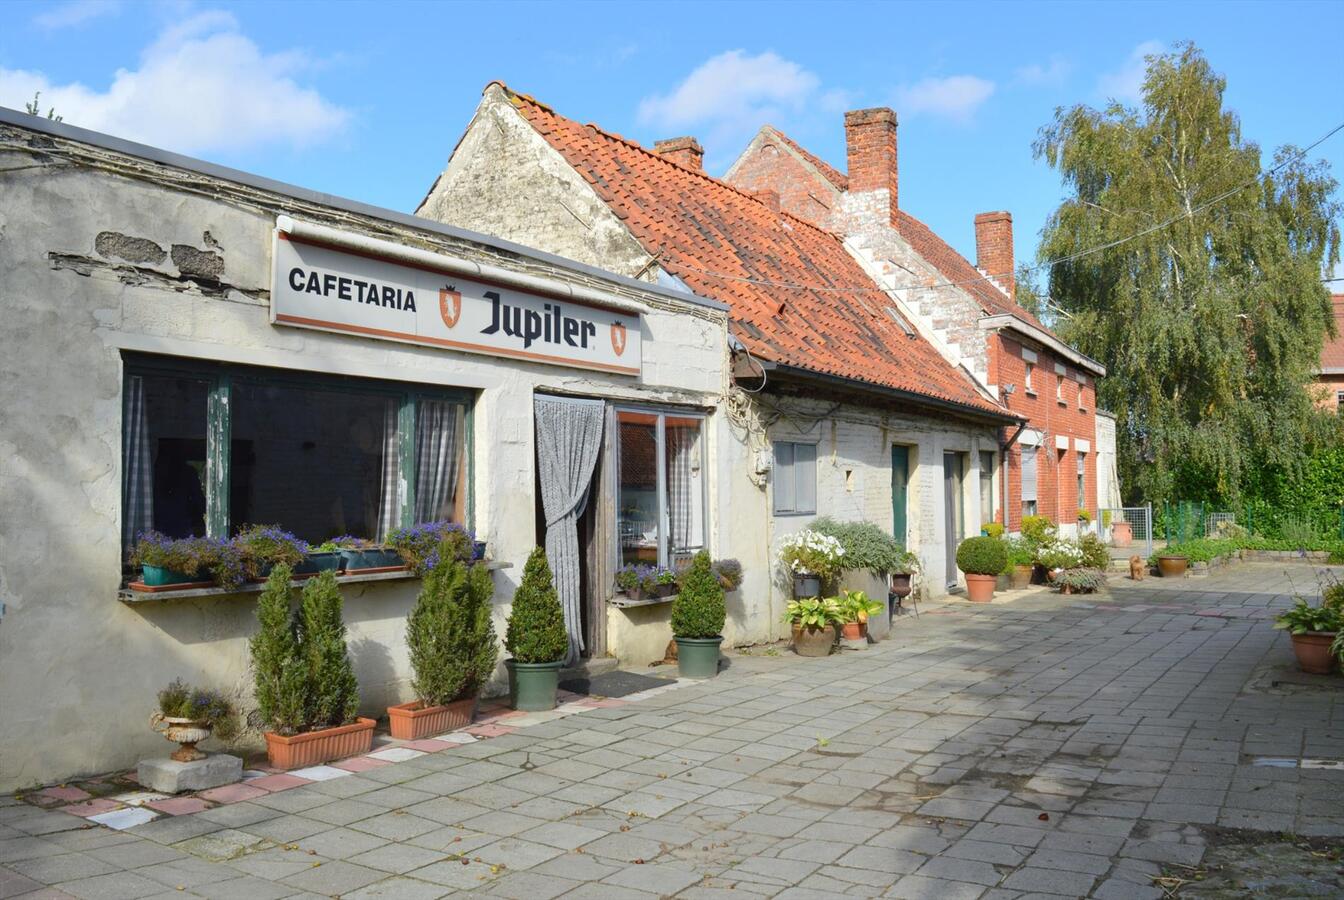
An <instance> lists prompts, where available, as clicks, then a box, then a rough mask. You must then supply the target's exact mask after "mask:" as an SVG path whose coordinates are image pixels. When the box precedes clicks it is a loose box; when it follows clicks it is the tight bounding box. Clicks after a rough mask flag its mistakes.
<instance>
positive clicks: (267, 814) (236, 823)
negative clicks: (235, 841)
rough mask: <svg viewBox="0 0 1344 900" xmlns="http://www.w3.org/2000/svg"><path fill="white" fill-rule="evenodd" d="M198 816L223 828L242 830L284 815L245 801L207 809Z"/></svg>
mask: <svg viewBox="0 0 1344 900" xmlns="http://www.w3.org/2000/svg"><path fill="white" fill-rule="evenodd" d="M196 815H197V817H198V818H200V819H203V820H205V821H207V822H214V823H215V824H217V825H219V826H221V827H223V828H242V827H244V826H247V825H255V824H256V823H258V822H265V821H268V820H270V819H277V818H279V817H280V816H282V815H284V813H282V812H280V811H279V810H274V809H271V808H269V807H266V806H259V805H257V804H255V803H248V802H246V801H243V802H240V803H228V804H225V805H224V806H216V807H215V808H214V809H207V810H205V811H203V812H199V813H197V814H196Z"/></svg>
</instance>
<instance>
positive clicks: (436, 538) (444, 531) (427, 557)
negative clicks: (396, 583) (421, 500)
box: [387, 521, 475, 575]
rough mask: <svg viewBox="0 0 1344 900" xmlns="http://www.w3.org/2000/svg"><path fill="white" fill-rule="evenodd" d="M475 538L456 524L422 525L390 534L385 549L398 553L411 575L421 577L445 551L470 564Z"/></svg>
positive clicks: (435, 523) (426, 523)
mask: <svg viewBox="0 0 1344 900" xmlns="http://www.w3.org/2000/svg"><path fill="white" fill-rule="evenodd" d="M474 537H475V536H474V535H473V534H472V533H471V532H469V531H467V529H465V528H463V527H462V526H461V525H458V524H457V523H456V522H445V521H440V522H421V523H419V524H417V525H412V526H411V527H410V528H398V529H397V530H396V531H394V532H392V534H390V535H389V536H388V538H387V546H388V549H390V550H395V551H396V552H397V554H398V555H399V556H400V557H401V558H402V560H403V561H404V562H405V563H406V565H407V566H408V567H409V568H410V570H411V571H412V572H414V573H415V574H416V575H424V574H425V573H426V572H428V571H430V570H431V569H433V568H434V567H435V566H436V565H438V562H439V559H440V557H441V556H442V554H443V553H445V552H446V553H447V554H448V555H449V557H451V558H452V559H456V560H458V561H459V562H471V557H472V546H471V543H472V540H473V539H474ZM445 545H446V550H445Z"/></svg>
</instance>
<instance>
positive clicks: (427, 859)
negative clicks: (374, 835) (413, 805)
mask: <svg viewBox="0 0 1344 900" xmlns="http://www.w3.org/2000/svg"><path fill="white" fill-rule="evenodd" d="M442 859H443V853H441V852H439V851H436V850H427V849H425V848H424V847H417V846H415V845H414V844H384V845H383V846H381V847H375V848H374V849H372V850H366V851H365V852H363V853H357V854H355V855H354V856H352V857H350V859H349V861H350V862H352V863H354V864H355V865H357V866H365V867H366V868H370V869H378V870H379V871H382V872H391V873H392V874H394V875H404V874H405V873H407V872H410V871H412V870H413V869H419V868H421V867H422V866H427V865H429V864H430V863H436V862H439V861H440V860H442Z"/></svg>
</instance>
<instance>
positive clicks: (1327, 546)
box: [1148, 537, 1344, 566]
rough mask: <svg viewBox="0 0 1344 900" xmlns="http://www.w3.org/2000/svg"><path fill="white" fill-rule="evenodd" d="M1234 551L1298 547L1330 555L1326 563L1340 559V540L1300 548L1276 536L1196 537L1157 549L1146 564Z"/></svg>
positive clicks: (1206, 557) (1342, 544) (1342, 547)
mask: <svg viewBox="0 0 1344 900" xmlns="http://www.w3.org/2000/svg"><path fill="white" fill-rule="evenodd" d="M1238 550H1266V551H1291V552H1296V551H1299V550H1306V551H1308V552H1319V551H1327V552H1329V554H1330V558H1329V560H1328V561H1329V562H1332V563H1337V562H1344V541H1332V540H1319V541H1314V542H1312V543H1310V544H1308V545H1307V546H1305V547H1303V546H1300V545H1299V544H1298V543H1297V542H1293V541H1286V540H1280V539H1276V538H1264V537H1247V538H1240V539H1237V540H1220V539H1215V538H1198V539H1196V540H1193V541H1183V542H1180V543H1175V544H1169V545H1168V546H1167V548H1166V549H1165V550H1159V551H1157V552H1156V553H1154V554H1153V555H1152V556H1150V557H1148V564H1149V565H1154V566H1155V565H1157V558H1158V557H1159V556H1184V557H1187V558H1188V559H1189V560H1190V561H1191V562H1209V561H1211V560H1213V559H1214V558H1216V557H1219V556H1230V555H1231V554H1233V553H1236V552H1237V551H1238Z"/></svg>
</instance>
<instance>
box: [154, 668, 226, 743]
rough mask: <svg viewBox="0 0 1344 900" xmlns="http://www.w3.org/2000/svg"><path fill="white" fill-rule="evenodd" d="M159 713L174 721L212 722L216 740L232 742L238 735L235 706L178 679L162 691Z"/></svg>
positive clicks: (218, 696)
mask: <svg viewBox="0 0 1344 900" xmlns="http://www.w3.org/2000/svg"><path fill="white" fill-rule="evenodd" d="M159 712H160V713H162V714H163V715H164V716H166V717H168V718H170V719H192V720H194V721H197V722H209V723H210V724H211V726H212V727H213V730H214V735H215V737H217V738H219V739H220V740H225V741H227V740H229V739H231V738H232V737H234V735H236V734H237V733H238V717H237V715H236V714H235V711H234V708H233V704H232V703H230V702H229V700H228V698H227V697H225V696H224V695H223V694H222V693H220V692H219V691H212V690H207V689H205V688H194V687H191V686H189V685H186V684H183V683H182V679H181V678H178V679H176V680H174V681H173V683H172V684H170V685H168V687H166V688H164V689H163V690H161V691H159Z"/></svg>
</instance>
